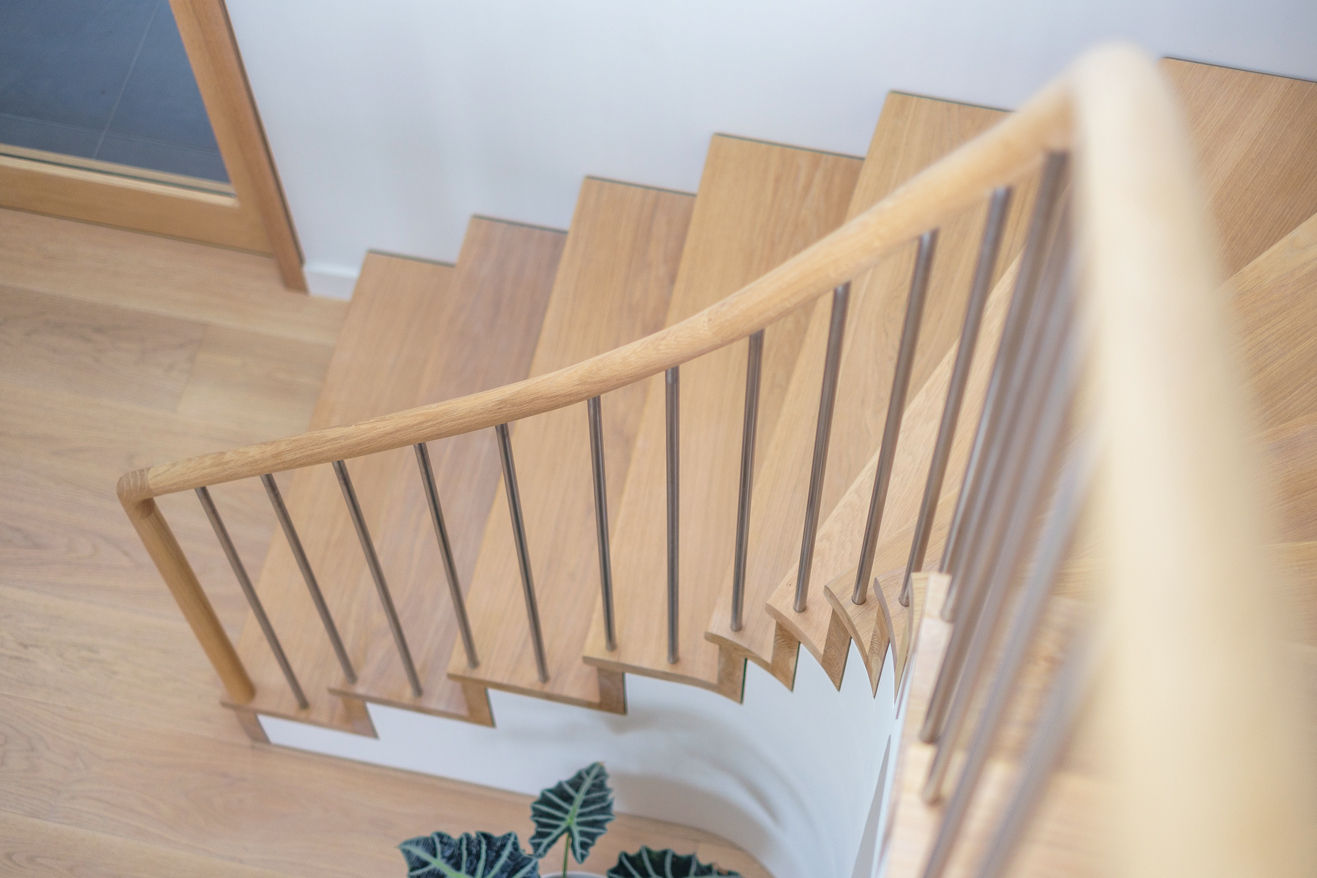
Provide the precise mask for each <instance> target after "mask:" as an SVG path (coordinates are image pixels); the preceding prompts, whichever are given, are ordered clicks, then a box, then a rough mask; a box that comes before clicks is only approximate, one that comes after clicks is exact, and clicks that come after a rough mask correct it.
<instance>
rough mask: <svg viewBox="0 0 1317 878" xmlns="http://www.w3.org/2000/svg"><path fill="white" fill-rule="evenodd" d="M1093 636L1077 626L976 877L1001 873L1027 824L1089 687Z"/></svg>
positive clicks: (1092, 673)
mask: <svg viewBox="0 0 1317 878" xmlns="http://www.w3.org/2000/svg"><path fill="white" fill-rule="evenodd" d="M1097 638H1098V634H1097V633H1096V632H1092V631H1085V632H1083V633H1082V634H1081V635H1080V636H1079V638H1077V640H1078V642H1077V643H1076V644H1075V645H1074V646H1072V647H1071V648H1070V654H1069V655H1067V656H1066V660H1065V664H1063V665H1062V666H1061V670H1060V671H1059V672H1058V673H1057V676H1056V680H1055V682H1054V683H1053V684H1052V689H1051V691H1050V692H1049V693H1048V695H1047V701H1046V702H1045V703H1044V705H1043V709H1042V711H1041V712H1040V714H1039V718H1038V726H1037V730H1036V731H1035V732H1034V737H1033V739H1032V740H1031V741H1030V742H1029V746H1028V747H1027V748H1026V750H1025V753H1024V756H1023V758H1022V759H1021V764H1022V765H1024V773H1023V775H1022V776H1021V777H1020V780H1019V783H1018V784H1017V785H1016V787H1015V790H1014V791H1013V792H1012V794H1011V798H1010V800H1009V801H1008V802H1007V804H1006V808H1005V810H1004V811H1003V812H1002V817H1001V821H1000V822H999V823H998V824H997V827H996V829H995V830H994V831H993V833H992V841H991V842H990V843H989V846H988V852H987V854H986V855H985V856H984V858H983V861H982V862H981V863H980V864H979V868H978V871H977V872H976V873H975V875H976V878H997V876H999V875H1004V874H1006V869H1007V867H1008V866H1010V864H1011V859H1012V858H1013V857H1014V855H1015V851H1016V849H1017V847H1018V846H1019V843H1020V839H1021V838H1023V837H1024V834H1025V831H1026V830H1027V829H1028V826H1029V820H1030V819H1031V818H1032V817H1033V815H1034V812H1035V811H1036V810H1037V807H1038V804H1039V803H1040V802H1041V801H1042V798H1043V794H1044V793H1045V792H1046V791H1047V782H1048V781H1049V780H1050V779H1051V776H1052V772H1053V771H1054V770H1055V769H1056V766H1057V765H1058V764H1059V763H1060V761H1061V757H1062V755H1063V754H1064V753H1065V748H1066V745H1067V744H1068V743H1069V741H1070V733H1071V732H1072V730H1073V729H1074V727H1075V724H1076V723H1077V722H1078V720H1079V716H1080V713H1081V712H1082V711H1083V709H1084V706H1085V704H1086V703H1087V702H1088V699H1089V696H1090V695H1091V693H1092V691H1093V687H1094V684H1095V679H1094V678H1095V677H1096V675H1097V665H1098V654H1099V652H1100V651H1101V650H1100V648H1099V646H1098V644H1097V643H1096V642H1095V641H1096V639H1097Z"/></svg>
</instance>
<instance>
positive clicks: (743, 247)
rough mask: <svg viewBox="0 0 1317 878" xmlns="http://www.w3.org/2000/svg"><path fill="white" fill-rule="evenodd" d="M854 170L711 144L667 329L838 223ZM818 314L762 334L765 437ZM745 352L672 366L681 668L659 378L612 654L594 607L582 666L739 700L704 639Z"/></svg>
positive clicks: (644, 423) (733, 678)
mask: <svg viewBox="0 0 1317 878" xmlns="http://www.w3.org/2000/svg"><path fill="white" fill-rule="evenodd" d="M859 165H860V162H859V161H858V160H857V159H853V158H847V157H843V156H836V155H831V154H826V153H817V152H810V151H807V150H799V149H789V148H786V147H778V146H772V145H770V144H765V143H758V142H753V141H747V140H740V139H736V138H730V137H721V136H719V137H715V138H714V139H713V142H712V143H711V144H710V148H709V155H708V158H707V160H706V163H705V170H704V176H703V178H702V180H701V183H700V191H699V194H698V196H697V198H696V203H695V213H694V216H693V217H692V219H691V227H690V232H689V234H688V236H687V239H686V249H685V252H684V253H683V255H682V261H681V269H680V271H679V272H678V274H677V281H676V288H675V289H674V290H673V293H672V303H671V307H670V309H669V311H668V317H667V319H668V323H669V324H673V323H676V322H677V321H679V320H681V319H683V318H686V317H688V316H690V315H691V314H694V313H696V312H697V311H699V310H700V309H701V308H704V307H707V306H708V305H710V304H712V303H714V302H716V301H717V300H718V299H719V298H721V297H722V296H724V295H725V294H726V293H728V292H729V291H731V290H735V289H736V288H737V287H739V286H741V285H742V284H744V283H746V282H747V281H749V280H750V279H752V278H754V277H756V276H758V275H760V274H762V273H763V272H765V271H767V270H768V269H769V268H770V267H771V266H773V265H775V264H777V263H779V262H781V261H782V260H783V259H786V258H788V257H789V256H791V255H792V254H794V253H796V252H798V251H799V250H801V249H803V248H804V247H806V246H808V245H809V244H810V243H811V242H813V241H815V240H817V239H818V238H820V237H821V236H823V235H825V234H827V233H828V232H829V231H831V230H832V229H833V228H835V227H836V226H837V225H838V224H839V223H840V222H841V221H842V220H843V218H844V215H845V206H846V204H847V203H848V201H849V200H850V196H851V191H852V190H853V189H854V186H855V179H856V175H857V174H858V172H859ZM813 307H814V306H811V308H806V309H801V310H800V311H797V312H795V313H793V314H791V315H790V316H788V317H786V318H784V319H783V320H781V321H778V322H777V323H775V324H773V325H771V326H769V327H768V329H767V331H766V333H765V341H764V358H763V367H762V377H761V390H760V399H759V429H760V431H761V432H763V433H771V431H772V428H773V425H774V424H775V423H776V422H777V419H778V418H779V417H780V416H782V415H783V412H784V409H783V400H784V391H785V388H786V386H787V384H788V382H789V381H790V377H791V373H792V371H793V370H794V369H795V366H796V360H797V356H798V354H799V351H800V341H801V337H802V334H803V333H804V331H805V328H806V326H807V324H808V321H809V315H810V311H811V310H812V308H813ZM746 350H747V346H746V344H744V343H738V344H734V345H730V346H728V347H726V348H722V349H720V350H718V351H715V352H713V353H711V354H706V355H705V356H703V357H700V358H698V359H695V360H692V361H691V362H689V363H686V364H684V365H683V366H682V367H681V391H680V394H681V399H680V405H681V417H680V428H681V435H680V445H681V467H680V478H681V513H680V514H681V521H682V522H683V523H684V527H683V528H682V529H681V531H680V552H679V554H680V568H679V569H680V573H679V582H680V586H679V587H680V611H679V612H680V621H679V641H680V645H679V648H678V653H679V656H678V661H677V662H676V663H673V664H669V663H668V661H667V621H666V620H667V609H666V597H665V595H666V561H665V546H666V543H665V539H664V534H665V533H666V525H665V511H664V510H665V505H664V503H663V501H662V500H661V498H662V497H663V496H664V484H665V478H666V475H665V473H666V464H665V451H664V448H665V445H664V438H663V437H664V423H665V416H664V392H663V389H662V385H661V383H660V382H658V381H657V380H655V381H651V382H649V395H648V398H647V399H646V402H645V410H644V414H643V416H642V418H641V421H640V429H639V434H638V438H637V441H636V451H635V455H634V457H633V458H632V464H631V469H630V471H629V472H628V474H627V482H626V489H625V491H624V493H623V495H622V503H621V508H620V509H619V510H618V513H617V519H616V520H617V525H616V528H615V532H614V545H613V558H614V582H615V588H616V605H617V641H618V648H617V650H615V651H612V652H610V651H609V650H608V649H607V647H606V645H605V642H604V637H603V630H602V619H601V616H600V614H599V612H598V611H597V610H596V613H595V617H596V618H595V622H594V624H593V625H592V628H591V633H590V639H589V641H588V644H587V648H586V656H587V660H589V661H590V662H591V663H594V664H597V665H599V666H601V667H609V668H614V669H617V670H623V671H634V672H638V673H645V674H650V675H653V676H659V677H662V678H664V679H676V680H682V681H686V682H691V683H695V684H696V685H702V686H705V687H708V688H711V689H714V690H715V691H719V692H721V693H722V694H724V695H727V696H728V697H731V698H739V697H740V693H741V674H742V670H743V665H744V661H743V659H742V658H741V657H739V656H734V657H731V658H730V660H729V658H728V657H725V656H720V655H719V650H718V648H717V647H716V646H715V645H714V644H712V643H711V642H709V641H708V640H706V639H705V636H704V634H705V631H706V630H707V627H708V623H709V618H710V614H711V613H712V611H713V607H714V605H715V603H716V602H717V600H718V591H717V589H718V586H719V583H720V582H721V578H722V573H723V568H724V566H725V565H727V564H728V563H730V559H731V556H732V549H733V541H734V536H735V526H736V505H737V490H738V473H739V460H740V453H741V426H742V408H743V404H744V398H745V361H746ZM793 414H794V413H793ZM752 613H753V609H752ZM792 658H793V659H794V657H792ZM790 665H791V667H792V668H794V660H792V661H791V662H790Z"/></svg>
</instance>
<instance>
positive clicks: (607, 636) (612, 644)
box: [585, 396, 617, 652]
mask: <svg viewBox="0 0 1317 878" xmlns="http://www.w3.org/2000/svg"><path fill="white" fill-rule="evenodd" d="M585 409H586V412H587V414H588V416H589V420H590V463H591V470H592V472H593V474H594V521H595V531H596V533H597V535H598V543H599V589H600V597H601V598H602V599H603V607H604V645H605V646H606V647H607V648H608V651H609V652H612V651H613V650H615V649H617V629H616V623H615V622H614V619H613V560H612V557H611V555H610V554H609V551H608V481H607V479H606V478H605V473H604V419H603V412H602V410H601V402H600V399H599V397H597V396H592V397H590V399H589V400H587V401H586V404H585Z"/></svg>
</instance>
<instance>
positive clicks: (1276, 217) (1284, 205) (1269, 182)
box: [1159, 58, 1317, 276]
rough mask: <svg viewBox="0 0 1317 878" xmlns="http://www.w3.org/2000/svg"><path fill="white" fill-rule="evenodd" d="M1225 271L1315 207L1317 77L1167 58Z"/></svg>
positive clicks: (1166, 66)
mask: <svg viewBox="0 0 1317 878" xmlns="http://www.w3.org/2000/svg"><path fill="white" fill-rule="evenodd" d="M1159 67H1160V69H1161V71H1162V73H1163V74H1165V75H1166V76H1167V77H1168V78H1169V79H1170V81H1171V84H1172V86H1173V87H1174V89H1175V91H1176V93H1177V96H1178V97H1179V100H1180V103H1181V106H1182V107H1183V108H1184V111H1185V117H1186V119H1187V120H1188V124H1189V131H1190V136H1191V137H1192V139H1193V141H1194V144H1195V146H1196V147H1197V150H1198V162H1199V164H1198V179H1199V180H1200V181H1201V183H1202V189H1203V192H1204V193H1205V194H1206V195H1207V197H1208V199H1209V202H1210V204H1211V208H1212V214H1213V216H1214V218H1215V219H1216V227H1217V234H1218V236H1219V239H1220V242H1221V248H1220V250H1221V254H1222V261H1223V268H1224V270H1225V274H1226V275H1227V276H1229V275H1232V274H1234V273H1235V272H1236V271H1238V270H1239V269H1241V268H1243V267H1244V266H1245V265H1247V264H1248V263H1249V262H1251V261H1253V260H1254V259H1256V258H1257V257H1258V256H1259V255H1260V254H1261V253H1262V252H1263V251H1265V250H1266V249H1267V248H1269V247H1270V246H1271V245H1272V244H1274V243H1275V242H1276V241H1277V240H1279V239H1280V238H1281V237H1283V236H1284V235H1286V234H1287V233H1288V232H1289V231H1290V230H1291V229H1293V228H1294V227H1295V226H1297V225H1299V224H1300V223H1302V222H1303V221H1304V220H1306V219H1308V217H1310V216H1312V215H1313V214H1314V213H1317V174H1314V173H1313V172H1312V155H1313V144H1314V143H1317V82H1308V81H1306V80H1302V79H1290V78H1287V77H1284V76H1273V75H1269V74H1264V73H1252V72H1250V71H1247V70H1235V69H1232V68H1229V67H1217V66H1214V65H1211V64H1199V63H1196V62H1191V61H1178V60H1174V59H1169V58H1168V59H1164V60H1162V61H1161V62H1160V64H1159Z"/></svg>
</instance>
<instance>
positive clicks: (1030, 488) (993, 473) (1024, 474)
mask: <svg viewBox="0 0 1317 878" xmlns="http://www.w3.org/2000/svg"><path fill="white" fill-rule="evenodd" d="M1065 166H1066V159H1065V157H1064V156H1063V155H1053V156H1050V157H1049V159H1048V162H1047V164H1046V166H1045V170H1044V177H1043V185H1042V186H1041V188H1040V192H1039V196H1038V202H1037V203H1036V205H1035V210H1034V216H1033V220H1032V222H1031V228H1030V232H1029V236H1028V241H1027V243H1026V247H1025V252H1024V254H1023V256H1022V259H1021V268H1020V275H1019V278H1018V280H1017V285H1016V289H1015V290H1014V294H1013V298H1012V302H1011V306H1010V310H1009V311H1008V315H1007V319H1006V324H1005V326H1004V327H1003V335H1002V341H1001V342H1000V347H999V349H998V352H997V357H996V360H995V362H994V366H993V372H992V377H991V379H990V383H989V390H988V394H987V398H986V399H985V403H984V410H983V412H982V414H981V416H980V418H979V423H978V426H977V429H976V433H975V444H974V448H973V451H972V453H971V461H970V465H969V469H968V471H967V473H966V478H965V480H964V482H963V483H962V486H961V492H960V496H959V498H958V500H957V508H956V514H955V516H954V520H953V525H952V531H951V533H950V534H949V535H948V543H947V546H946V549H945V552H944V556H943V564H942V566H943V569H944V570H946V571H947V572H949V573H950V574H951V575H952V580H951V595H952V596H951V597H949V599H948V606H947V607H945V608H944V615H945V614H947V612H948V611H949V615H950V621H951V622H952V628H951V632H950V638H949V641H948V643H947V647H946V649H945V652H944V656H943V660H942V663H941V665H940V667H939V668H938V674H937V678H936V681H935V683H934V688H933V692H932V695H931V697H930V699H929V704H928V709H927V713H926V715H925V716H924V720H923V723H922V726H921V728H920V734H919V737H920V738H921V739H922V740H924V741H925V742H929V743H932V744H933V746H934V752H933V758H932V761H931V763H930V767H929V770H928V774H927V776H926V778H925V780H924V785H923V789H922V796H923V798H924V799H925V801H927V802H929V803H930V804H934V803H937V802H939V801H940V800H941V798H942V795H943V789H944V787H945V786H946V784H947V782H948V775H949V773H950V771H951V766H952V765H953V761H954V759H955V757H956V755H957V754H958V753H959V752H960V750H959V745H960V743H961V741H962V740H963V739H965V738H966V737H968V739H969V740H968V749H967V751H966V752H965V756H964V758H963V760H961V761H960V763H959V764H960V769H959V772H960V773H959V777H958V778H957V779H956V781H955V783H954V790H953V792H952V794H951V797H950V799H949V800H948V802H947V804H946V807H945V809H944V810H943V811H942V813H941V815H940V817H939V819H938V821H937V822H936V835H935V838H934V839H933V845H932V848H931V850H930V853H929V857H928V860H927V861H926V862H925V864H924V868H923V871H922V875H923V876H924V878H938V876H941V875H943V874H944V873H945V871H946V869H947V866H948V863H949V862H950V859H951V857H952V854H953V852H954V849H955V845H956V843H957V840H958V839H959V838H960V836H961V833H962V830H963V829H964V827H965V825H966V821H967V815H968V812H969V808H970V806H971V803H972V801H973V798H974V795H975V792H976V790H977V788H978V786H979V783H980V782H981V780H982V778H983V776H984V772H985V769H986V766H987V763H988V760H989V756H990V754H991V751H992V747H993V744H994V742H995V741H996V739H997V737H998V735H999V733H1000V732H1001V730H1002V728H1003V722H1004V717H1005V715H1006V711H1007V707H1008V706H1009V704H1010V702H1011V699H1012V696H1013V694H1014V692H1015V690H1016V687H1017V685H1018V680H1019V677H1020V674H1021V673H1022V671H1023V668H1024V666H1025V662H1026V658H1027V656H1028V654H1029V651H1030V649H1031V647H1032V646H1033V644H1034V642H1035V640H1036V637H1037V635H1038V632H1039V630H1040V628H1041V624H1042V619H1043V615H1044V611H1045V609H1046V607H1047V605H1048V600H1049V598H1050V597H1051V595H1052V594H1053V592H1054V590H1055V586H1056V582H1057V578H1058V575H1059V571H1060V569H1061V566H1062V563H1063V561H1064V560H1065V557H1066V555H1067V553H1068V551H1069V547H1070V545H1071V542H1072V540H1073V538H1074V534H1075V532H1076V530H1077V528H1078V524H1079V521H1080V518H1081V515H1082V513H1083V510H1084V508H1085V505H1086V500H1087V495H1088V490H1089V487H1090V484H1091V482H1092V479H1093V474H1094V470H1095V468H1096V449H1095V447H1094V444H1093V441H1092V440H1091V438H1090V437H1088V436H1084V435H1081V436H1080V437H1079V439H1078V440H1077V441H1074V442H1071V443H1070V445H1071V447H1070V448H1069V450H1068V451H1065V452H1064V453H1063V449H1065V446H1066V445H1067V443H1068V441H1069V436H1070V434H1071V433H1072V432H1073V430H1072V426H1073V425H1072V423H1071V407H1072V404H1073V402H1074V400H1075V397H1076V395H1077V388H1078V384H1079V373H1080V368H1081V363H1082V354H1083V345H1082V340H1081V338H1080V336H1079V331H1078V328H1077V326H1076V320H1075V302H1074V286H1075V279H1074V277H1073V264H1072V262H1071V260H1070V256H1071V252H1070V240H1069V234H1068V223H1067V216H1066V210H1065V197H1064V188H1065V185H1064V184H1065V177H1064V175H1065ZM994 200H995V199H994ZM992 224H993V223H992V210H991V209H990V213H989V222H988V227H989V229H990V228H991V226H992ZM988 235H989V232H985V247H986V246H987V237H988ZM982 258H983V254H982V253H981V254H980V268H982V265H983V263H982ZM972 308H973V304H972V303H971V309H972ZM963 344H964V338H962V348H963ZM958 356H959V355H958ZM954 383H955V382H954V381H953V384H954ZM953 405H959V402H958V401H957V400H954V399H953V395H952V394H949V396H948V401H947V406H948V408H949V407H951V406H953ZM948 414H949V412H948V409H944V411H943V426H944V427H945V425H946V423H947V417H948ZM937 457H938V455H937V454H936V452H935V454H934V468H933V469H934V471H931V472H930V474H929V479H930V482H931V481H933V479H935V478H940V474H938V473H937V472H936V469H937V466H938V465H939V463H938V460H937ZM1058 460H1063V463H1062V465H1061V466H1060V474H1059V476H1056V477H1055V483H1056V485H1055V488H1054V489H1052V491H1051V495H1050V500H1048V501H1047V502H1044V500H1045V498H1046V496H1047V494H1048V485H1049V483H1050V482H1052V481H1053V477H1054V475H1055V471H1056V468H1057V463H1058ZM924 500H925V504H927V501H928V493H927V489H926V493H925V498H924ZM1043 513H1045V515H1043ZM921 519H922V513H921ZM1040 521H1041V522H1042V523H1041V525H1040V524H1039V522H1040ZM1035 532H1036V533H1035ZM919 539H920V537H919V534H918V532H917V534H916V540H917V541H918V540H919ZM918 551H920V549H919V546H918V545H917V544H916V545H915V546H913V547H912V553H911V562H910V564H909V567H910V568H914V567H916V566H917V565H918V563H919V561H917V560H915V558H916V554H917V552H918ZM1030 560H1032V563H1031V564H1030V563H1028V562H1029V561H1030ZM1026 570H1027V575H1026V573H1025V572H1026ZM908 575H909V570H908V571H907V576H908ZM1022 577H1023V583H1022V584H1021V585H1020V587H1018V588H1016V587H1015V586H1016V583H1017V581H1018V580H1020V579H1021V578H1022ZM907 586H908V581H907ZM1012 608H1013V609H1012ZM1091 640H1092V639H1091V638H1090V637H1088V636H1087V634H1086V633H1085V634H1081V636H1080V637H1078V638H1074V639H1072V642H1071V645H1070V649H1069V654H1068V657H1067V659H1066V660H1065V662H1064V665H1063V667H1062V670H1061V671H1060V673H1059V674H1058V675H1057V676H1056V677H1055V678H1054V680H1053V683H1052V687H1051V691H1050V693H1049V694H1048V696H1047V698H1046V703H1045V705H1044V708H1043V710H1042V713H1041V715H1040V717H1039V719H1038V723H1037V727H1036V729H1035V733H1034V738H1033V741H1032V742H1031V743H1030V744H1029V745H1028V747H1027V750H1026V752H1025V753H1024V756H1023V758H1022V762H1021V765H1022V770H1021V775H1020V779H1019V781H1018V782H1017V784H1016V787H1015V789H1014V791H1013V792H1012V793H1011V795H1010V797H1009V799H1008V802H1007V806H1006V808H1005V810H1004V811H1003V812H1002V816H1001V817H1000V819H999V820H998V821H997V822H996V824H995V826H994V827H993V828H992V830H991V832H990V836H989V840H988V844H987V847H986V849H985V850H986V853H985V854H984V855H983V856H982V857H981V859H980V861H979V862H978V863H977V864H976V865H975V868H974V869H973V870H972V871H973V873H974V874H976V875H979V876H997V875H1000V874H1004V872H1005V870H1006V868H1007V867H1008V866H1009V864H1010V862H1011V859H1012V857H1013V855H1014V852H1015V850H1016V849H1017V847H1018V845H1019V842H1020V840H1021V838H1022V837H1023V835H1024V832H1025V829H1026V827H1027V825H1028V821H1029V820H1030V818H1031V816H1032V814H1033V811H1034V809H1035V807H1036V806H1037V804H1038V802H1039V800H1040V798H1041V796H1042V793H1043V791H1044V789H1045V787H1046V783H1047V780H1048V778H1049V776H1050V774H1051V772H1052V770H1053V769H1054V768H1055V766H1056V764H1057V762H1058V760H1059V759H1060V756H1061V754H1062V753H1063V750H1064V745H1065V743H1066V741H1067V739H1068V735H1069V732H1070V729H1071V728H1072V726H1073V724H1074V722H1075V718H1076V716H1077V714H1078V712H1079V710H1080V708H1081V707H1082V705H1083V703H1084V702H1085V700H1086V698H1087V695H1088V692H1089V690H1090V689H1091V685H1090V684H1091V678H1092V669H1093V665H1094V661H1093V657H1094V653H1095V650H1094V649H1093V648H1092V646H1093V645H1092V642H1091ZM998 644H1002V645H1003V649H1002V654H1001V656H1000V658H999V659H998V660H997V662H996V664H995V666H994V665H993V662H992V661H991V657H992V655H993V650H994V648H995V647H996V646H997V645H998ZM990 669H991V672H992V676H991V678H989V670H990ZM985 689H986V692H984V691H983V690H985ZM980 702H982V706H979V705H980ZM976 711H977V715H975V714H976Z"/></svg>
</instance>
